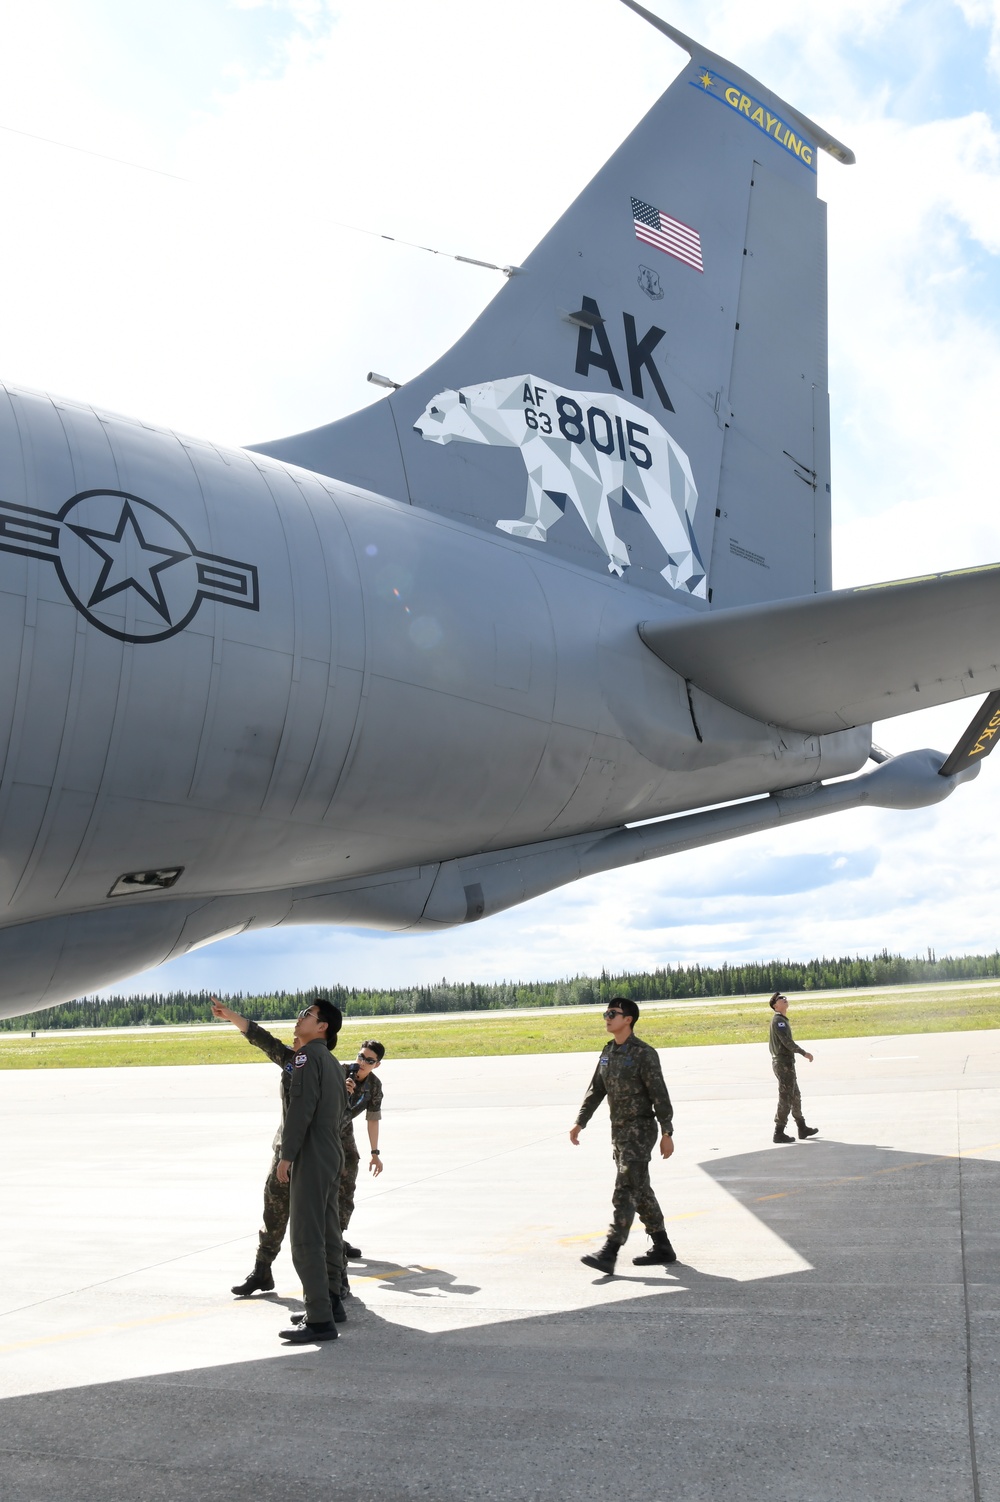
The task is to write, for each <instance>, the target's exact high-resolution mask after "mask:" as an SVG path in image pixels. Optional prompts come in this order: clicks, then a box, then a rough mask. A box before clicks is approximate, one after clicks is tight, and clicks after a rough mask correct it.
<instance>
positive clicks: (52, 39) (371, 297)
mask: <svg viewBox="0 0 1000 1502" xmlns="http://www.w3.org/2000/svg"><path fill="white" fill-rule="evenodd" d="M647 3H648V5H649V7H650V8H651V9H655V10H657V11H658V12H659V13H660V14H661V15H663V16H664V17H665V18H666V19H668V20H670V21H672V22H674V23H675V24H676V25H678V26H680V27H681V28H682V29H683V30H685V31H687V32H689V33H691V34H692V35H693V36H695V37H696V38H698V39H699V40H700V41H703V42H704V43H705V44H706V45H707V46H709V47H711V48H712V49H713V50H714V51H716V52H718V53H720V54H721V55H722V56H724V57H728V58H731V59H732V60H734V61H735V62H737V63H738V64H740V65H741V66H742V67H744V68H745V69H746V70H747V71H749V72H750V73H751V74H754V75H755V76H757V77H758V78H760V79H761V80H762V81H763V82H765V83H766V84H767V85H769V86H770V87H771V88H773V89H774V90H775V91H776V92H777V93H779V94H780V95H782V96H783V97H784V98H786V99H787V100H788V101H790V102H791V103H793V104H794V105H796V106H797V107H798V108H799V109H800V110H802V111H803V112H804V113H805V114H807V115H810V116H811V117H812V118H813V119H816V120H818V121H820V122H821V123H822V124H823V125H824V126H826V127H827V128H828V129H829V130H830V131H832V133H833V134H834V135H836V136H838V137H840V139H842V140H844V141H846V142H847V143H848V144H849V145H850V146H851V147H852V148H853V149H854V151H855V152H856V154H857V159H858V161H857V165H856V166H855V167H851V168H844V167H841V166H839V165H838V164H836V163H835V162H833V161H832V160H831V159H829V158H828V157H825V156H821V158H820V162H819V172H820V179H819V190H820V194H821V196H822V197H823V198H825V199H826V200H827V202H828V203H829V205H830V216H829V226H830V355H831V361H830V383H831V398H832V410H833V476H834V484H833V503H834V583H835V585H848V584H854V583H860V582H864V581H874V580H879V579H891V578H898V577H900V576H904V575H907V574H909V573H914V572H927V571H937V570H941V569H948V568H955V567H962V566H964V565H969V564H974V563H983V562H992V561H996V560H1000V516H998V507H997V501H996V491H997V480H996V470H995V449H994V444H993V441H992V440H993V435H994V434H995V432H996V430H997V427H998V418H997V414H996V412H995V410H994V407H993V403H994V402H995V401H996V400H997V396H998V394H1000V275H998V269H1000V268H998V262H997V258H998V255H1000V134H998V130H1000V122H998V113H1000V109H998V102H997V101H998V93H997V88H998V82H1000V0H839V3H838V4H837V5H835V6H831V5H829V4H828V3H826V0H794V3H793V0H770V3H769V4H768V5H767V6H757V5H749V4H747V3H746V0H700V3H699V0H647ZM682 61H683V58H682V55H681V54H680V53H678V52H677V51H676V49H675V48H673V47H672V46H671V44H670V43H669V42H667V40H666V39H665V38H663V37H661V36H658V35H657V34H656V33H655V32H654V31H653V30H652V29H651V28H649V27H648V26H647V25H646V24H645V23H644V22H643V21H641V20H640V19H639V18H638V17H636V16H635V15H633V14H632V13H630V12H629V11H627V10H626V9H625V8H624V7H623V6H622V5H620V4H619V3H617V0H420V3H417V0H343V3H339V4H334V3H325V0H270V3H259V4H258V3H255V0H234V3H232V4H227V3H225V0H169V3H168V0H142V3H141V4H138V5H137V4H135V0H31V3H30V4H29V3H28V0H10V3H8V5H7V6H5V7H4V10H3V14H2V18H0V100H2V104H0V171H2V174H3V183H4V199H5V229H4V235H3V239H2V242H0V256H2V259H3V264H4V272H5V274H4V283H5V285H6V287H7V289H8V295H7V299H6V306H5V307H4V316H3V323H2V328H3V340H2V360H0V374H2V377H3V378H4V379H5V380H8V381H10V382H14V383H20V384H24V385H28V386H34V387H39V388H42V389H46V390H51V391H55V392H60V393H63V394H65V395H68V396H73V397H77V398H79V399H83V400H86V401H88V402H92V403H93V404H94V405H96V406H103V407H108V408H111V409H113V410H118V411H122V412H126V413H134V414H138V415H142V416H144V417H146V418H148V419H150V420H152V421H155V422H158V423H163V424H166V425H169V426H171V427H174V428H178V429H181V430H185V431H187V432H190V433H194V434H197V435H202V436H205V437H209V438H212V439H213V440H215V441H216V442H221V443H245V442H254V441H263V440H265V439H268V438H273V437H278V436H281V435H283V434H285V433H290V432H297V431H300V430H302V429H304V428H308V427H312V426H315V425H317V424H319V423H321V422H325V421H329V420H330V419H331V418H333V417H336V416H340V415H342V414H343V413H345V412H348V411H351V410H353V409H354V408H356V407H358V406H361V405H362V404H364V403H366V402H368V401H370V400H373V399H377V397H376V393H374V392H373V389H372V388H371V387H370V386H368V385H366V383H365V373H366V371H368V370H369V369H371V368H373V367H374V368H375V369H377V370H381V371H385V372H387V373H388V374H389V375H391V376H393V377H394V378H395V379H396V380H405V379H408V378H410V377H412V376H413V375H415V374H417V373H418V372H419V371H420V370H421V369H423V368H424V367H425V366H426V365H428V364H429V363H430V362H431V360H432V359H433V358H434V357H435V356H436V355H437V354H439V353H440V352H441V351H442V350H444V349H445V348H446V347H447V346H448V345H450V344H451V343H452V342H453V341H454V339H455V338H456V337H457V336H458V335H459V334H460V333H461V332H462V330H463V329H464V328H465V327H466V326H467V325H468V323H469V322H471V320H472V319H473V318H474V317H475V315H476V313H477V312H478V311H479V309H480V308H481V307H482V306H483V305H484V304H485V303H486V302H487V301H488V300H489V299H490V298H491V297H492V296H493V294H494V293H495V292H496V291H497V290H498V288H499V286H500V285H501V280H502V279H501V278H500V277H499V275H498V274H496V273H493V272H489V271H484V270H479V269H476V268H472V267H467V266H460V265H457V264H456V263H455V262H454V261H450V260H446V259H444V258H441V257H435V256H431V255H427V254H425V253H423V252H421V251H418V250H412V249H407V248H404V247H401V246H399V245H391V244H388V243H386V242H384V241H382V240H379V239H376V238H373V237H372V236H371V235H365V234H361V233H357V232H355V231H354V230H351V229H348V228H345V226H358V227H360V228H362V229H368V230H371V231H375V232H383V233H385V234H389V235H394V236H397V237H398V238H400V239H402V240H410V241H416V242H419V243H420V244H424V245H431V246H437V247H440V248H441V249H443V250H450V251H457V252H460V253H462V254H465V255H470V256H476V257H480V258H482V259H485V260H489V261H496V262H499V263H508V262H514V263H516V262H518V261H519V260H521V259H523V258H524V256H526V255H527V253H528V251H529V250H530V249H531V247H532V246H533V245H534V244H535V243H536V241H537V240H538V239H539V238H540V237H541V235H542V234H543V233H544V231H545V230H546V229H547V228H548V226H549V225H550V224H551V223H552V222H553V220H554V219H555V218H556V217H557V216H558V214H559V213H561V211H562V210H563V209H564V208H565V206H566V205H567V203H569V202H570V201H571V200H572V198H573V197H574V196H575V195H576V193H577V192H578V191H579V190H580V189H581V188H582V187H583V186H584V184H585V183H586V182H587V181H588V180H589V178H590V177H591V176H593V174H594V172H595V171H596V170H597V168H598V167H599V166H600V165H601V163H602V162H603V161H604V160H605V158H606V157H607V156H608V155H609V154H610V153H611V151H612V150H613V149H614V148H615V147H616V146H617V144H618V143H619V141H620V140H621V139H622V138H623V137H624V136H625V134H627V132H628V131H629V130H630V129H631V127H632V126H633V125H634V124H635V123H636V121H638V120H639V119H640V118H641V116H642V115H643V114H644V113H645V111H646V110H647V109H648V108H649V106H650V105H651V104H652V102H653V101H654V99H655V98H656V97H657V96H658V94H659V93H660V92H661V91H662V89H663V88H665V87H666V85H667V84H668V83H669V82H670V79H671V78H672V77H673V75H674V74H675V72H676V71H677V69H678V68H679V67H680V65H681V62H682ZM38 137H44V138H47V139H46V140H45V141H43V140H39V139H37V138H38ZM50 141H55V142H60V143H64V144H62V145H53V144H48V142H50ZM70 146H73V147H77V148H81V149H79V150H71V149H68V148H69V147H70ZM106 158H119V159H123V160H124V161H126V162H129V163H133V164H137V165H136V166H126V165H121V164H120V163H118V162H114V161H109V160H106ZM140 169H148V170H140ZM970 713H971V706H970V705H969V704H965V705H964V706H956V707H950V708H947V709H944V710H941V711H936V712H928V713H925V714H923V715H919V716H910V717H908V718H907V719H901V720H897V721H894V722H890V723H887V724H884V725H882V726H880V727H878V728H877V730H876V739H877V740H878V741H880V742H881V743H882V744H884V745H886V746H888V747H889V748H890V749H892V750H903V749H906V748H907V747H912V746H922V745H935V746H938V747H940V748H941V749H942V750H946V749H948V748H949V747H950V745H951V744H952V742H953V741H954V740H955V739H956V737H957V735H958V733H959V731H960V730H961V729H962V728H963V726H964V724H965V722H966V721H967V719H968V717H969V715H970ZM998 827H1000V756H998V757H996V758H994V760H993V761H992V762H987V763H986V764H985V766H984V768H983V772H982V775H981V776H980V778H979V779H978V781H977V782H976V783H975V784H974V785H972V786H970V787H966V788H962V789H960V790H959V791H958V792H957V793H956V794H955V796H954V797H953V798H952V799H951V800H950V801H948V802H946V803H944V804H942V805H940V806H938V807H937V808H933V809H929V810H926V811H923V812H919V813H916V814H892V813H889V812H875V811H863V812H851V813H847V814H843V815H840V816H838V817H834V818H830V819H824V820H820V821H817V822H815V823H810V824H804V825H801V826H798V827H797V828H795V829H792V830H788V831H782V832H781V834H780V835H778V834H775V835H766V836H760V837H755V838H753V839H748V840H743V841H736V842H733V843H731V844H729V845H722V846H717V847H715V848H714V849H709V850H703V851H694V852H692V853H690V854H688V855H684V856H679V857H675V858H673V859H671V860H666V861H662V862H659V863H652V864H650V865H648V866H645V867H643V868H642V869H638V870H634V871H626V872H617V873H613V874H611V875H607V876H603V877H597V878H594V879H591V880H589V881H587V882H580V883H577V884H576V885H574V886H571V887H568V888H565V889H564V890H563V891H561V892H556V893H553V894H551V895H550V896H548V897H545V898H542V899H539V900H538V901H536V902H533V903H530V904H528V905H526V906H525V907H522V908H519V909H516V910H514V911H513V912H510V913H507V914H505V915H503V916H501V917H499V918H495V919H492V920H490V921H489V922H486V923H483V924H481V925H474V926H472V927H470V928H467V929H462V930H459V931H456V932H454V933H450V934H443V935H440V936H428V935H418V936H414V937H387V936H384V935H380V934H373V933H367V932H363V931H360V930H343V929H313V928H309V929H305V928H290V929H285V930H280V929H279V930H275V931H274V932H273V933H269V934H258V935H250V936H247V937H245V938H241V939H236V940H230V941H224V942H222V943H220V944H217V945H215V946H213V947H211V948H209V949H206V950H202V951H199V952H197V953H196V954H193V955H191V956H189V957H188V958H186V959H184V960H179V961H176V962H174V963H173V964H172V965H170V966H166V967H162V968H161V969H159V970H156V971H150V972H147V974H146V975H145V976H143V977H142V979H141V980H139V981H137V982H136V983H135V988H136V989H140V988H141V989H158V988H159V989H173V988H175V987H177V988H184V989H187V988H193V989H199V988H201V987H203V986H204V987H210V988H214V989H220V990H239V989H244V990H246V989H250V990H260V989H266V988H271V987H280V986H288V987H296V986H303V987H308V986H313V985H321V984H324V983H325V984H329V983H331V982H332V981H334V980H339V981H343V982H344V983H346V984H348V985H351V984H355V985H404V984H406V983H408V982H414V983H416V982H421V981H426V980H432V979H439V978H440V977H441V976H442V975H446V976H447V977H448V978H449V979H456V980H457V979H479V980H489V979H499V978H502V977H510V976H513V977H519V978H525V979H527V978H533V977H555V976H561V975H566V974H573V973H576V972H579V971H596V970H599V969H600V968H601V966H602V965H606V966H607V967H608V968H609V969H617V968H621V967H629V968H645V967H651V966H655V965H657V964H663V963H678V962H682V963H691V962H693V961H696V960H700V961H702V962H704V963H714V962H718V961H719V960H721V959H723V958H729V959H732V960H738V959H743V958H752V957H764V958H767V957H772V956H786V955H790V956H793V957H797V958H808V957H810V956H812V955H815V954H823V953H826V954H842V953H853V952H857V951H860V952H866V953H870V952H872V951H873V950H876V949H880V948H882V947H883V946H887V947H888V948H889V949H891V950H902V951H903V952H905V953H917V952H923V951H925V950H926V948H927V946H928V945H931V946H933V947H934V948H935V949H936V950H937V951H938V953H939V954H940V953H948V952H951V953H957V952H964V951H970V950H985V949H989V950H992V949H994V948H995V947H996V945H997V943H998V926H1000V925H998V920H997V890H998V875H997V871H998V868H997V863H996V860H995V858H994V850H995V842H996V830H997V828H998ZM115 989H116V990H121V989H128V988H127V987H125V988H123V987H116V988H115Z"/></svg>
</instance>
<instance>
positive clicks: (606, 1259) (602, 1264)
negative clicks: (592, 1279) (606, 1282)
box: [580, 1236, 621, 1274]
mask: <svg viewBox="0 0 1000 1502" xmlns="http://www.w3.org/2000/svg"><path fill="white" fill-rule="evenodd" d="M620 1250H621V1246H620V1244H619V1243H618V1242H617V1241H612V1239H611V1237H610V1236H609V1237H608V1239H607V1241H606V1242H605V1243H604V1245H603V1246H602V1247H601V1250H600V1251H599V1252H588V1254H587V1256H586V1257H581V1258H580V1261H581V1262H583V1263H585V1264H586V1266H587V1267H596V1268H597V1271H598V1272H599V1273H609V1274H610V1273H613V1272H614V1270H615V1263H616V1262H617V1260H618V1253H619V1252H620Z"/></svg>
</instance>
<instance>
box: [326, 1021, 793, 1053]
mask: <svg viewBox="0 0 1000 1502" xmlns="http://www.w3.org/2000/svg"><path fill="white" fill-rule="evenodd" d="M778 1026H779V1027H787V1026H788V1023H787V1022H786V1021H785V1019H784V1017H779V1018H778ZM296 1062H298V1061H296Z"/></svg>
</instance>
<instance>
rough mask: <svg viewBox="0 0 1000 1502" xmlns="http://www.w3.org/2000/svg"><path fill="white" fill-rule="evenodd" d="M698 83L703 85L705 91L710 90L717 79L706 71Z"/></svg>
mask: <svg viewBox="0 0 1000 1502" xmlns="http://www.w3.org/2000/svg"><path fill="white" fill-rule="evenodd" d="M698 82H699V83H700V84H701V86H702V88H703V89H710V88H711V87H712V85H713V84H714V83H715V79H714V78H713V77H712V75H711V73H709V72H708V71H707V70H706V72H704V73H702V74H700V76H699V78H698Z"/></svg>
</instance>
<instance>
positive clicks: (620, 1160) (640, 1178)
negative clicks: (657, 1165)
mask: <svg viewBox="0 0 1000 1502" xmlns="http://www.w3.org/2000/svg"><path fill="white" fill-rule="evenodd" d="M643 1139H644V1140H642V1141H640V1140H638V1139H637V1138H635V1137H633V1136H631V1135H630V1136H628V1137H625V1138H624V1139H623V1140H621V1141H614V1140H613V1141H612V1147H613V1148H614V1155H615V1168H616V1169H617V1170H618V1172H617V1174H616V1176H615V1187H614V1192H613V1193H612V1195H611V1225H610V1226H609V1227H608V1236H609V1237H610V1239H611V1240H612V1241H617V1242H618V1244H619V1246H624V1244H625V1242H626V1241H627V1240H628V1233H629V1231H630V1230H631V1229H632V1222H633V1221H634V1220H635V1217H636V1212H637V1211H638V1214H639V1219H640V1220H641V1221H642V1223H643V1225H644V1226H645V1228H646V1230H647V1232H648V1233H649V1235H650V1236H653V1235H655V1234H656V1233H657V1232H659V1231H662V1230H663V1229H664V1225H663V1211H662V1210H661V1209H660V1206H659V1203H658V1201H657V1198H656V1195H655V1194H654V1193H653V1186H652V1184H651V1183H650V1182H649V1158H650V1154H651V1152H652V1150H653V1145H654V1144H655V1141H656V1133H655V1128H654V1134H653V1142H652V1143H649V1144H648V1146H647V1145H646V1144H647V1142H648V1135H647V1134H645V1133H644V1134H643Z"/></svg>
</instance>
